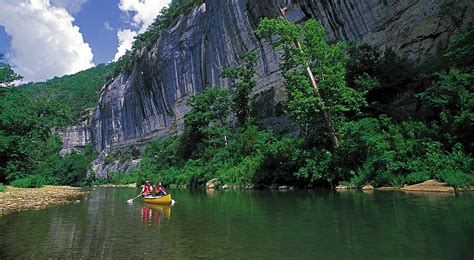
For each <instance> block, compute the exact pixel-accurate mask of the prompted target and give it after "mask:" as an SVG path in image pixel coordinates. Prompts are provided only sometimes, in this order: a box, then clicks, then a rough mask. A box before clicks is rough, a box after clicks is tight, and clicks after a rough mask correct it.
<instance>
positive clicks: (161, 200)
mask: <svg viewBox="0 0 474 260" xmlns="http://www.w3.org/2000/svg"><path fill="white" fill-rule="evenodd" d="M143 201H144V202H145V203H150V204H159V205H170V204H171V201H172V200H171V194H168V195H165V196H162V197H152V196H150V197H145V198H143Z"/></svg>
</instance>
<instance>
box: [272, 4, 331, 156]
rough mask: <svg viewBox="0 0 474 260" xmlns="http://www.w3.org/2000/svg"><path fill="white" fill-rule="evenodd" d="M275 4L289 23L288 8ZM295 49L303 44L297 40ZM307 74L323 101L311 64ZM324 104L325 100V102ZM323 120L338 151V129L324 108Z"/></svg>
mask: <svg viewBox="0 0 474 260" xmlns="http://www.w3.org/2000/svg"><path fill="white" fill-rule="evenodd" d="M275 3H276V5H277V7H278V10H279V11H280V15H281V16H282V17H283V18H284V19H285V20H287V21H288V19H287V18H286V15H285V11H286V7H287V6H285V7H284V8H282V7H281V6H280V3H279V0H275ZM286 3H287V5H288V1H286ZM294 44H295V47H296V48H298V49H300V50H301V51H302V47H301V43H300V42H299V41H298V40H296V41H295V43H294ZM306 74H308V77H309V80H310V81H311V85H312V86H313V88H314V95H315V96H316V97H318V98H320V99H321V100H323V99H322V97H321V94H320V93H319V86H318V82H317V81H316V77H315V76H314V73H313V71H312V70H311V68H310V67H309V64H306ZM323 102H324V100H323ZM322 112H323V119H324V124H325V125H326V128H327V130H328V134H329V139H331V143H332V147H333V148H334V149H337V148H338V147H339V140H338V139H337V135H336V129H334V126H333V124H332V120H331V114H330V113H329V111H327V110H326V109H324V108H323V111H322Z"/></svg>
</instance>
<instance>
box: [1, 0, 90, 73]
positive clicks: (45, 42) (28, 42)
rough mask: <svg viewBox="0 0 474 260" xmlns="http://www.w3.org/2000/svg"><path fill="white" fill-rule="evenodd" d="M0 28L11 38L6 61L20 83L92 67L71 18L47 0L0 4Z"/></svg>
mask: <svg viewBox="0 0 474 260" xmlns="http://www.w3.org/2000/svg"><path fill="white" fill-rule="evenodd" d="M0 6H1V7H2V8H1V9H2V11H1V12H0V24H1V25H3V26H5V31H6V32H7V34H9V35H10V36H11V48H12V52H10V53H8V58H9V61H10V62H11V63H12V64H13V65H14V66H15V67H16V68H15V71H16V72H18V73H19V74H21V75H23V76H24V81H43V80H46V79H49V78H52V77H54V76H62V75H65V74H72V73H76V72H78V71H81V70H84V69H87V68H90V67H92V66H93V65H94V64H93V63H92V58H93V54H92V50H91V48H90V47H89V45H88V44H87V43H85V42H84V39H83V37H82V34H81V33H80V32H79V27H77V26H74V25H73V23H72V22H73V21H74V18H73V17H72V16H71V15H70V14H69V13H68V12H67V11H66V10H65V9H64V8H59V7H54V6H51V4H50V2H49V0H0Z"/></svg>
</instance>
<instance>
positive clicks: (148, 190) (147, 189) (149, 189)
mask: <svg viewBox="0 0 474 260" xmlns="http://www.w3.org/2000/svg"><path fill="white" fill-rule="evenodd" d="M152 191H153V187H151V185H150V184H149V183H147V184H145V185H144V186H143V192H142V193H151V192H152Z"/></svg>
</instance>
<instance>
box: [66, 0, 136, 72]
mask: <svg viewBox="0 0 474 260" xmlns="http://www.w3.org/2000/svg"><path fill="white" fill-rule="evenodd" d="M117 4H118V3H117V0H90V1H88V2H86V3H85V4H84V5H83V6H82V9H81V11H80V12H79V13H78V14H77V15H75V16H74V18H76V20H75V21H74V24H75V25H77V26H78V27H79V28H80V32H81V33H82V36H83V37H84V41H85V42H87V43H89V45H90V47H91V48H92V53H93V54H94V58H93V62H94V64H96V65H97V64H100V63H107V62H109V61H111V60H112V59H113V58H114V55H115V53H116V52H117V46H118V39H117V32H116V30H117V28H130V27H131V26H130V25H129V24H127V23H126V22H125V21H124V19H122V16H124V14H123V13H122V12H121V11H120V10H119V8H118V5H117ZM105 23H108V24H109V25H110V26H111V27H112V28H113V29H114V30H107V29H106V28H105Z"/></svg>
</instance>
